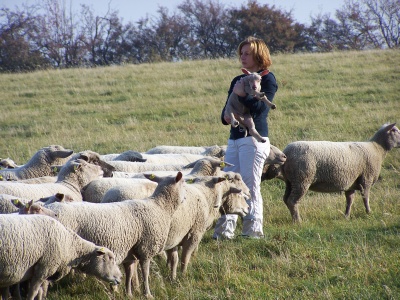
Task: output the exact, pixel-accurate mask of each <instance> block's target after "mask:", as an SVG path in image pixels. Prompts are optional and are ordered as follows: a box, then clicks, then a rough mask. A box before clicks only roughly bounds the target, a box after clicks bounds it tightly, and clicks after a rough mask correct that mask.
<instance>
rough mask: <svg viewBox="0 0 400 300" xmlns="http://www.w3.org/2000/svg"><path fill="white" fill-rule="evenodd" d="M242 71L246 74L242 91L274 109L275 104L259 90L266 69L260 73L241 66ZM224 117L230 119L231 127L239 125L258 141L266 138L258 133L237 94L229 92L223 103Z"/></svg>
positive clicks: (262, 141)
mask: <svg viewBox="0 0 400 300" xmlns="http://www.w3.org/2000/svg"><path fill="white" fill-rule="evenodd" d="M242 72H243V73H245V74H247V76H245V77H243V78H242V80H243V83H244V91H245V92H246V94H249V95H251V96H253V97H255V98H257V100H260V101H263V102H264V103H265V104H266V105H267V106H268V107H270V108H272V109H275V108H276V105H275V104H273V103H272V102H271V101H269V100H268V99H267V97H266V96H265V94H264V93H261V92H260V89H261V77H262V76H264V75H266V74H268V72H269V71H268V70H265V71H263V72H261V73H260V74H258V73H256V72H254V73H252V72H250V71H248V70H246V69H244V68H242ZM224 118H225V119H226V120H230V121H229V122H230V123H231V125H232V126H233V127H237V126H239V125H240V126H241V127H243V128H245V129H246V127H247V129H248V130H249V133H250V134H251V136H253V137H254V138H255V139H256V140H257V141H258V142H261V143H265V142H266V140H265V139H264V138H263V137H262V136H261V135H260V134H259V133H258V131H257V130H256V127H255V125H254V121H253V119H252V117H251V115H250V113H249V111H248V108H246V107H245V106H244V105H243V104H242V103H241V102H240V101H239V96H238V95H237V94H235V93H233V92H232V93H231V94H230V95H229V97H228V100H227V102H226V105H225V112H224Z"/></svg>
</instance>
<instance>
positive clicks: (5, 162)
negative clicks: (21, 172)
mask: <svg viewBox="0 0 400 300" xmlns="http://www.w3.org/2000/svg"><path fill="white" fill-rule="evenodd" d="M18 167H20V166H19V165H17V164H16V163H15V161H13V160H12V159H11V158H9V157H8V158H3V159H2V158H0V170H1V169H15V168H18Z"/></svg>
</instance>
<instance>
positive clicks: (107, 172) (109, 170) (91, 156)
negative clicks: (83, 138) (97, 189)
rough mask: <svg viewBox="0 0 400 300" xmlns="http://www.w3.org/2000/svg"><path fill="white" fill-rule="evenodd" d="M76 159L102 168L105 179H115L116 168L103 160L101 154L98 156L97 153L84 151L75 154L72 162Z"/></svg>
mask: <svg viewBox="0 0 400 300" xmlns="http://www.w3.org/2000/svg"><path fill="white" fill-rule="evenodd" d="M76 159H83V160H85V161H86V162H88V163H90V164H93V165H98V166H100V167H101V169H102V170H103V177H113V172H114V171H115V168H114V167H113V166H112V165H110V164H109V163H107V162H105V161H104V160H102V159H101V156H100V154H98V153H97V152H94V151H91V150H84V151H81V152H79V153H76V154H74V155H73V156H72V157H71V159H70V160H76Z"/></svg>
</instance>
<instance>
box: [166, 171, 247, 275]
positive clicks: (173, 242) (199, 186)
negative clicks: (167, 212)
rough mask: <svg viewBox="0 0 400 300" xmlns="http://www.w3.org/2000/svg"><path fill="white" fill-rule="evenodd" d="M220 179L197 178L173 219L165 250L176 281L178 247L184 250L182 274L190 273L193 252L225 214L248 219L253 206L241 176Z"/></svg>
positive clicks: (188, 185)
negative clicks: (249, 201)
mask: <svg viewBox="0 0 400 300" xmlns="http://www.w3.org/2000/svg"><path fill="white" fill-rule="evenodd" d="M223 175H224V177H220V176H200V177H193V178H192V179H188V180H186V182H188V181H190V182H191V183H192V184H187V185H186V195H187V196H186V200H185V202H184V203H183V204H182V205H181V206H180V207H178V209H177V210H176V212H175V213H174V215H173V218H172V222H171V228H170V230H169V234H168V239H167V242H166V243H165V247H164V249H165V250H166V252H167V258H168V264H169V266H170V268H171V273H172V278H173V279H175V278H176V270H177V265H178V246H182V253H181V271H182V273H183V274H184V273H185V272H186V270H187V267H188V264H189V261H190V258H191V255H192V253H193V251H195V250H197V248H198V246H199V244H200V241H201V239H202V238H203V236H204V234H205V232H206V231H207V230H208V229H209V228H210V227H211V226H212V224H213V222H214V221H215V220H216V219H217V218H218V217H219V216H220V214H221V213H224V214H225V213H229V214H237V215H239V216H241V217H244V216H245V215H246V214H247V213H248V209H249V206H248V204H247V202H246V199H247V198H249V196H250V190H249V189H248V187H247V186H246V184H245V183H244V182H243V180H242V177H241V176H240V174H239V173H234V172H226V173H225V172H223Z"/></svg>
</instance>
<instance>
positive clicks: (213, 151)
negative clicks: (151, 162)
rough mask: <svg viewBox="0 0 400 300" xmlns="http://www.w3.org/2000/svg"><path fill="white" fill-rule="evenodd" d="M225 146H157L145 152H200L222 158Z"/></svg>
mask: <svg viewBox="0 0 400 300" xmlns="http://www.w3.org/2000/svg"><path fill="white" fill-rule="evenodd" d="M225 151H226V146H218V145H213V146H206V147H195V146H157V147H154V148H151V149H149V150H148V151H146V152H145V153H146V154H166V153H175V154H182V153H190V154H201V155H204V156H214V157H217V158H223V157H224V156H225Z"/></svg>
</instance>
